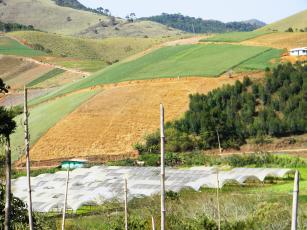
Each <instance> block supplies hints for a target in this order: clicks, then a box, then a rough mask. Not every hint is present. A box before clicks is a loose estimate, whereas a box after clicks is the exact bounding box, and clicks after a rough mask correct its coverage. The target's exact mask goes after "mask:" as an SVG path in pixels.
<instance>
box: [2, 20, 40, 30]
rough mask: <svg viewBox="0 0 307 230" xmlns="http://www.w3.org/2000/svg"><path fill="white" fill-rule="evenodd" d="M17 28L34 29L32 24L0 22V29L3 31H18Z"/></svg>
mask: <svg viewBox="0 0 307 230" xmlns="http://www.w3.org/2000/svg"><path fill="white" fill-rule="evenodd" d="M19 30H35V29H34V27H33V26H32V25H28V26H26V25H21V24H18V23H4V22H0V31H3V32H11V31H19Z"/></svg>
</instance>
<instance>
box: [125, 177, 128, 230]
mask: <svg viewBox="0 0 307 230" xmlns="http://www.w3.org/2000/svg"><path fill="white" fill-rule="evenodd" d="M124 192H125V230H128V186H127V178H125V185H124Z"/></svg>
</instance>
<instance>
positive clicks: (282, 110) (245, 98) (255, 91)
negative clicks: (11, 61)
mask: <svg viewBox="0 0 307 230" xmlns="http://www.w3.org/2000/svg"><path fill="white" fill-rule="evenodd" d="M306 76H307V68H306V66H303V65H301V64H297V65H294V66H293V65H291V64H285V65H279V66H278V67H277V68H275V69H274V70H273V71H270V70H267V72H266V78H265V79H264V82H263V83H262V82H252V81H251V80H250V79H249V78H245V79H244V81H243V83H241V82H239V81H237V82H236V83H235V85H234V86H230V85H227V86H224V87H222V88H219V89H216V90H213V91H212V92H210V93H209V94H208V95H200V94H195V95H191V96H190V108H189V110H188V111H187V112H186V113H185V115H184V117H183V118H182V119H180V120H177V121H174V122H171V123H168V124H166V130H165V133H166V149H167V150H168V151H170V152H184V151H191V150H198V149H210V148H217V147H218V136H219V137H220V141H221V146H222V148H239V147H240V146H241V145H243V144H244V143H245V142H246V139H247V138H258V139H261V138H262V137H264V136H266V135H269V136H274V137H281V136H288V135H295V134H302V133H306V132H307V117H306V111H307V103H306V93H307V81H306V79H307V78H306ZM159 145H160V137H159V132H158V131H157V132H156V133H154V134H151V135H148V136H147V137H146V143H145V144H144V145H142V144H138V145H137V146H136V147H137V149H138V150H139V151H140V152H156V153H158V152H159Z"/></svg>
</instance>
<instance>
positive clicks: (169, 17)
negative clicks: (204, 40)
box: [141, 13, 259, 33]
mask: <svg viewBox="0 0 307 230" xmlns="http://www.w3.org/2000/svg"><path fill="white" fill-rule="evenodd" d="M141 19H143V20H150V21H154V22H158V23H161V24H164V25H167V26H170V27H173V28H176V29H180V30H183V31H186V32H190V33H222V32H231V31H252V30H255V29H257V28H259V26H257V25H255V24H251V23H246V22H228V23H223V22H221V21H217V20H204V19H202V18H194V17H189V16H184V15H182V14H166V13H163V14H161V15H158V16H152V17H147V18H141Z"/></svg>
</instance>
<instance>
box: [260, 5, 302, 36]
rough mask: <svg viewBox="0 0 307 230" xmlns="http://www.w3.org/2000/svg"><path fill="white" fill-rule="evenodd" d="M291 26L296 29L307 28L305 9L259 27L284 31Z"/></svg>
mask: <svg viewBox="0 0 307 230" xmlns="http://www.w3.org/2000/svg"><path fill="white" fill-rule="evenodd" d="M290 27H291V28H293V30H294V31H296V30H298V31H299V30H301V29H302V30H305V29H306V28H307V10H304V11H302V12H299V13H297V14H294V15H292V16H290V17H287V18H285V19H282V20H280V21H277V22H274V23H272V24H269V25H266V26H265V27H262V28H260V29H259V30H261V31H273V30H274V31H276V30H277V31H279V32H285V31H286V30H287V29H288V28H290Z"/></svg>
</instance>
